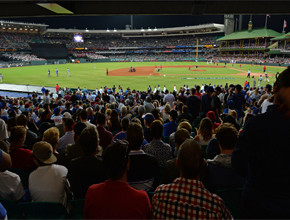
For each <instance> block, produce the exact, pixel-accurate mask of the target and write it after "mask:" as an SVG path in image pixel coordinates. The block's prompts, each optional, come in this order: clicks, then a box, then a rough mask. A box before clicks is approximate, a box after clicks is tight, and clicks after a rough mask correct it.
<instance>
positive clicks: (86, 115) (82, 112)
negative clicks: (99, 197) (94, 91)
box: [79, 109, 88, 120]
mask: <svg viewBox="0 0 290 220" xmlns="http://www.w3.org/2000/svg"><path fill="white" fill-rule="evenodd" d="M79 117H80V118H81V119H82V120H87V119H88V113H87V111H86V110H85V109H83V110H81V112H80V113H79Z"/></svg>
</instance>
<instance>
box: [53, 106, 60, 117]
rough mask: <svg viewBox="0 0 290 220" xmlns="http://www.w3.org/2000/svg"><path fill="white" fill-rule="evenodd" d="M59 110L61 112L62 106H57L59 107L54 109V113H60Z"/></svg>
mask: <svg viewBox="0 0 290 220" xmlns="http://www.w3.org/2000/svg"><path fill="white" fill-rule="evenodd" d="M59 112H60V108H59V107H57V108H55V109H54V110H53V113H54V114H55V115H58V114H59Z"/></svg>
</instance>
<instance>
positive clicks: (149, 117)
mask: <svg viewBox="0 0 290 220" xmlns="http://www.w3.org/2000/svg"><path fill="white" fill-rule="evenodd" d="M142 118H144V119H145V120H146V121H147V122H148V123H152V122H153V121H154V116H153V114H152V113H147V114H145V115H143V116H142Z"/></svg>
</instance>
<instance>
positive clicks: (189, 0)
mask: <svg viewBox="0 0 290 220" xmlns="http://www.w3.org/2000/svg"><path fill="white" fill-rule="evenodd" d="M0 8H1V15H0V16H1V17H25V16H26V17H27V16H59V15H67V16H69V15H148V14H151V15H213V14H220V15H223V14H264V15H265V14H289V8H290V1H288V0H275V1H263V0H243V1H241V0H234V1H233V0H220V1H217V0H71V1H68V0H56V1H52V0H1V1H0Z"/></svg>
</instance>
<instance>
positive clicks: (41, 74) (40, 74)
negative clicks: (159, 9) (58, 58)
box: [0, 62, 285, 90]
mask: <svg viewBox="0 0 290 220" xmlns="http://www.w3.org/2000/svg"><path fill="white" fill-rule="evenodd" d="M159 65H162V66H164V67H163V69H162V71H160V73H161V74H162V75H160V76H154V75H152V76H106V68H108V69H109V74H110V71H111V70H116V69H120V68H128V70H129V68H130V66H134V67H143V66H152V67H154V66H159ZM178 65H180V66H184V65H186V66H189V65H191V70H189V69H188V67H172V68H165V66H178ZM195 65H199V66H205V65H207V64H206V63H187V62H136V63H135V62H134V63H130V62H128V63H84V64H60V65H42V66H28V67H13V68H5V69H1V70H0V71H1V73H2V74H3V83H11V84H24V85H26V84H29V85H40V86H52V87H54V86H55V85H56V84H57V83H58V84H59V86H60V87H70V88H77V87H78V86H80V87H81V88H83V87H87V88H88V89H95V88H96V87H98V88H100V87H104V86H105V85H106V86H108V87H111V86H113V85H116V86H118V85H121V86H122V87H123V88H126V87H130V88H135V89H138V90H145V89H147V88H148V85H151V87H152V88H154V86H157V85H158V84H159V85H161V88H163V86H164V85H166V87H167V88H168V89H170V90H171V89H173V85H174V84H176V85H177V88H179V87H180V86H183V85H184V84H185V85H189V87H192V86H194V85H202V84H204V83H206V84H209V83H211V84H215V85H217V84H218V85H225V83H229V84H231V83H233V84H238V83H239V84H241V85H242V86H243V85H244V82H245V80H248V78H246V75H244V76H243V75H239V74H238V73H241V72H244V73H247V71H248V69H250V70H251V72H252V73H259V74H261V75H263V77H264V73H263V66H255V65H254V66H252V65H245V64H243V65H242V68H241V69H240V65H239V64H235V65H234V67H233V68H234V69H231V68H232V65H231V64H227V68H206V67H198V69H203V70H205V71H192V70H194V69H195V68H194V66H195ZM209 65H210V66H214V65H213V64H209ZM219 66H223V64H222V63H220V64H219ZM55 68H58V71H59V77H56V74H55ZM67 68H69V70H70V75H71V77H67ZM48 69H50V77H48ZM284 69H285V68H282V67H270V66H267V71H266V72H267V73H269V74H274V75H275V74H276V72H282V71H283V70H284ZM137 71H138V68H137ZM255 78H256V82H257V85H258V77H257V76H256V77H255ZM269 79H270V84H272V83H274V81H275V76H270V77H269ZM252 81H253V80H252V79H250V83H251V85H252ZM263 85H266V83H265V82H264V81H263Z"/></svg>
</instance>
